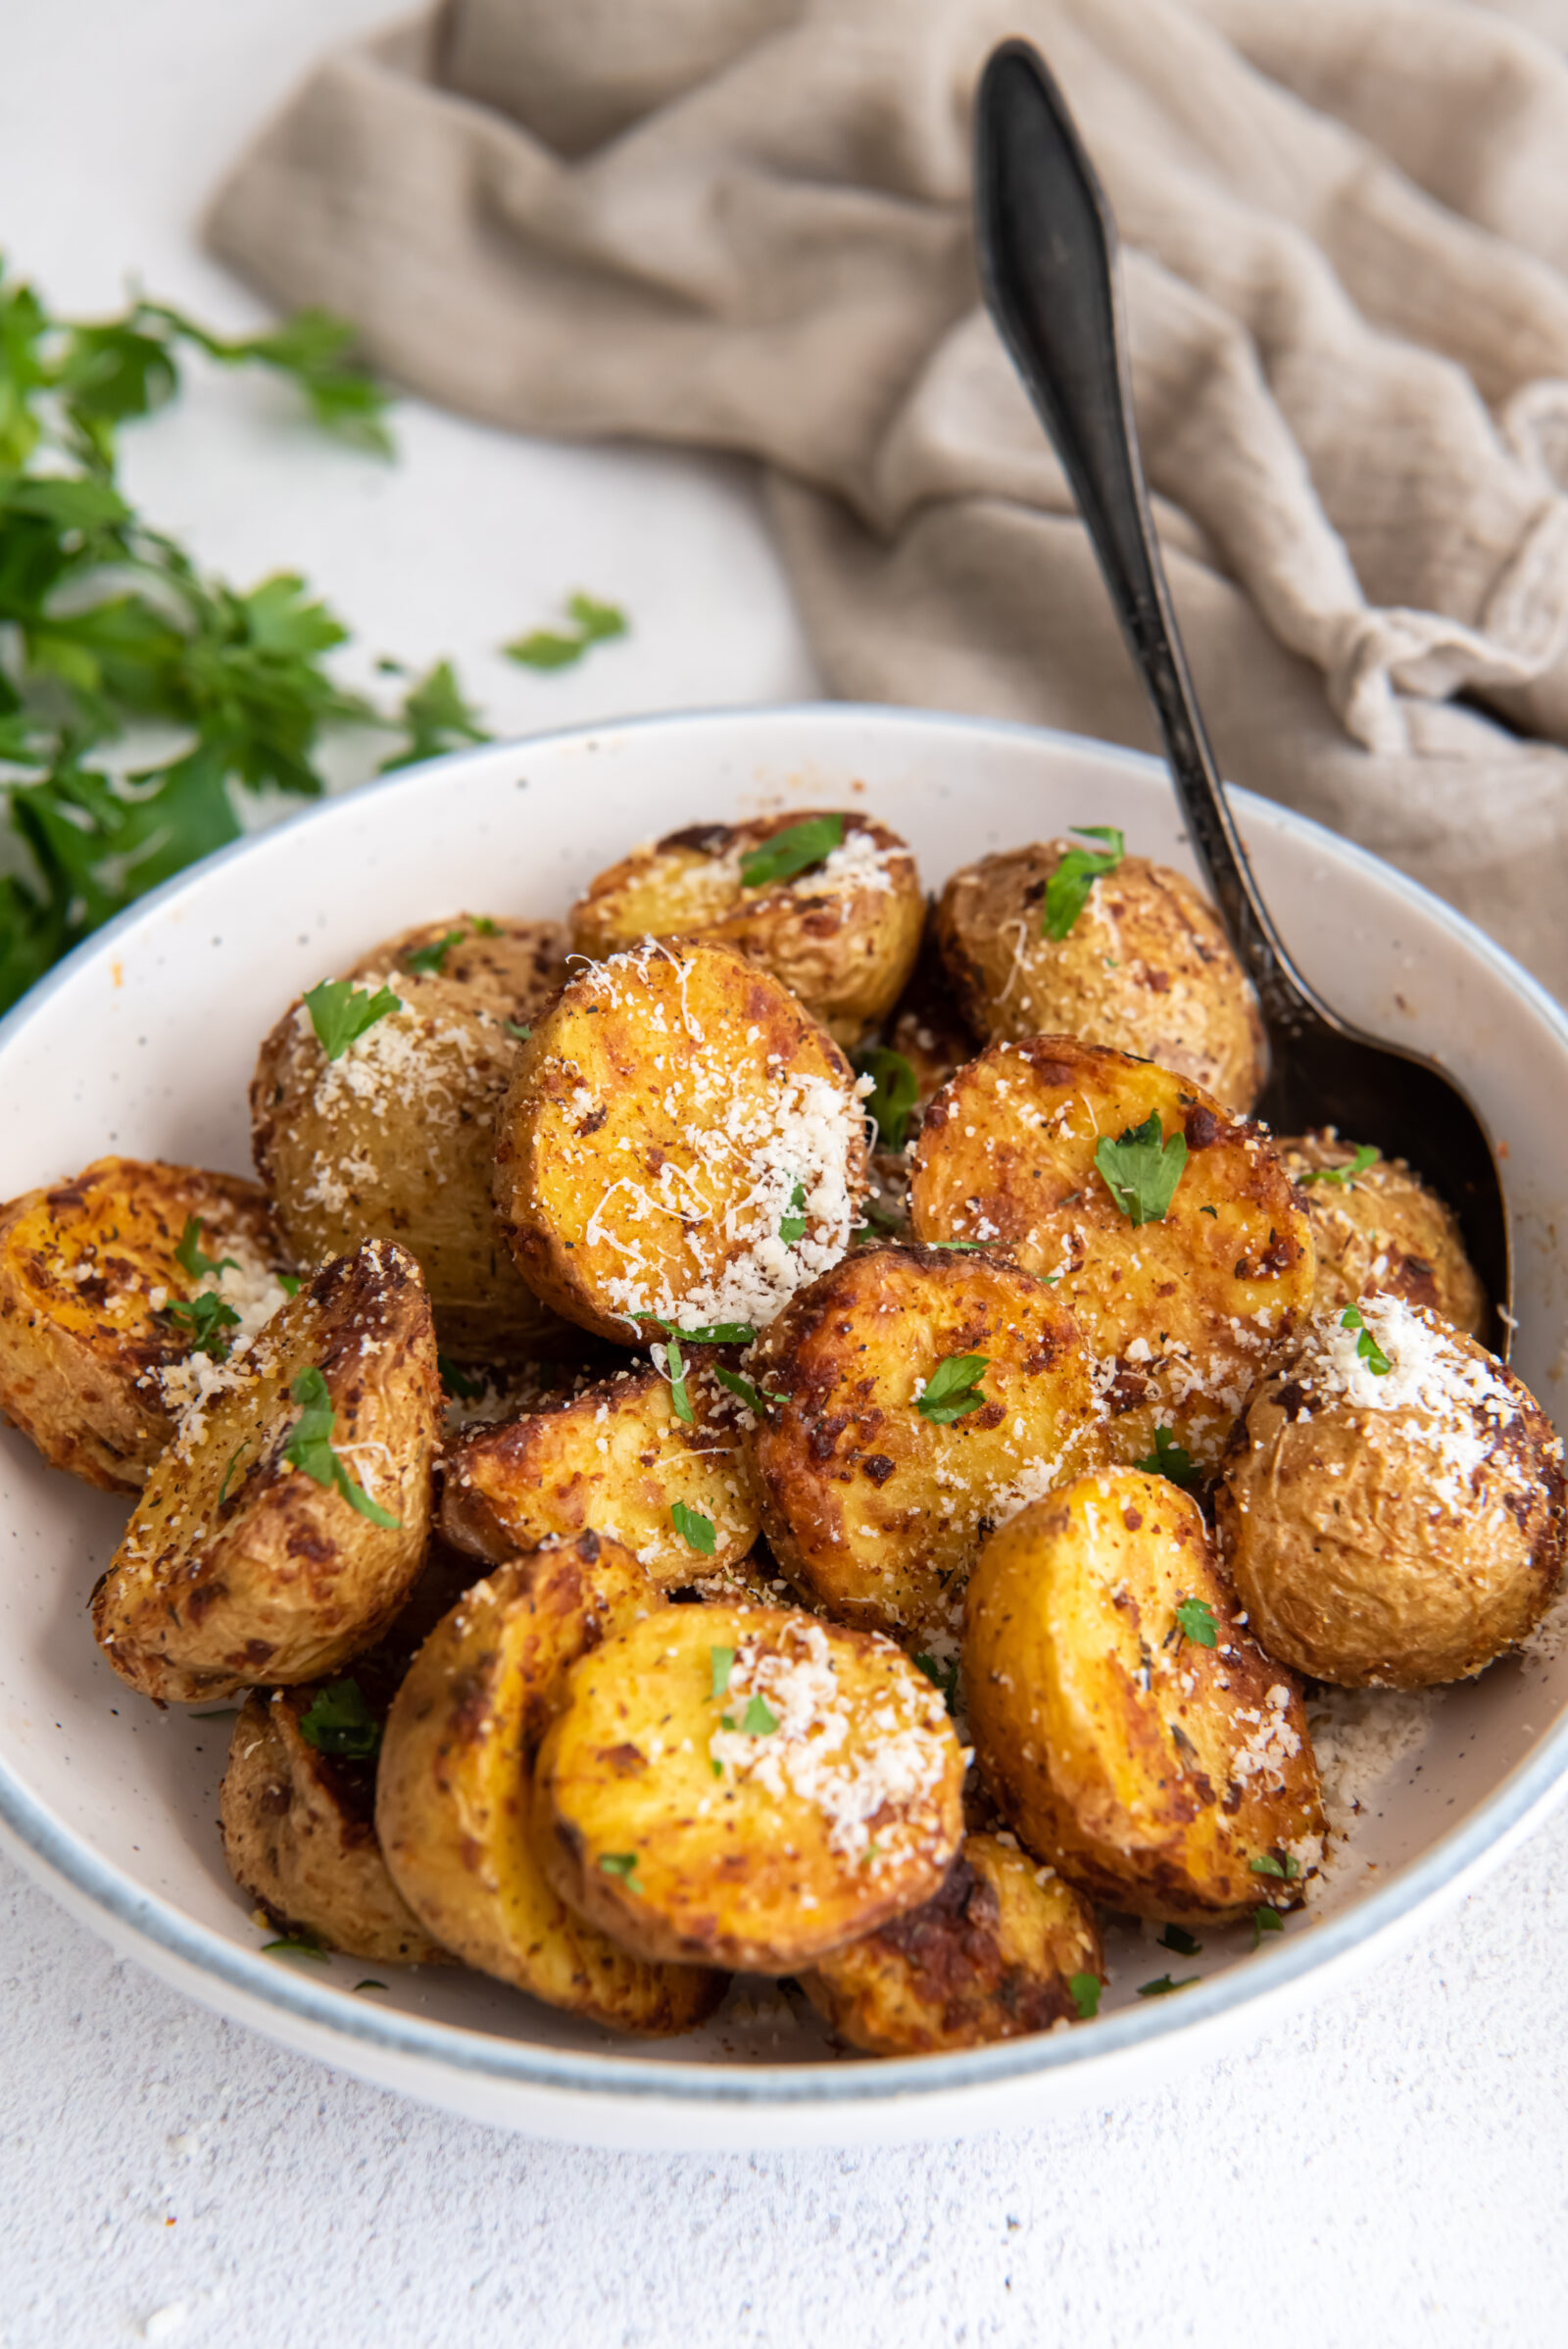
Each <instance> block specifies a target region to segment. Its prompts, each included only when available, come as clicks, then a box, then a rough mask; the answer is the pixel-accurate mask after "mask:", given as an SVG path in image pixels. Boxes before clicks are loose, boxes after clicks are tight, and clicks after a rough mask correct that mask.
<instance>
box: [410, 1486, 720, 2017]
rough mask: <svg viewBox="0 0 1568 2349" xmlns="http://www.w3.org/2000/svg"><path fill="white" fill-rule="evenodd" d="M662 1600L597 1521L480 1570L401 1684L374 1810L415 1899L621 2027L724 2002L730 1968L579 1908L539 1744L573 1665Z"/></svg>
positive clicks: (699, 2012)
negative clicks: (566, 1885)
mask: <svg viewBox="0 0 1568 2349" xmlns="http://www.w3.org/2000/svg"><path fill="white" fill-rule="evenodd" d="M650 1609H653V1610H656V1611H657V1613H658V1618H659V1620H660V1621H661V1622H662V1621H663V1619H664V1612H665V1610H663V1609H662V1608H661V1607H660V1602H659V1596H658V1592H657V1591H656V1590H655V1589H654V1586H653V1585H652V1583H651V1582H650V1581H649V1579H648V1577H647V1575H646V1574H645V1573H644V1572H643V1570H642V1568H641V1567H640V1566H639V1565H638V1563H637V1561H636V1559H635V1558H634V1557H632V1555H631V1554H630V1552H629V1551H627V1550H624V1549H622V1548H621V1547H620V1545H619V1544H618V1543H617V1542H609V1541H601V1540H600V1539H599V1537H598V1536H597V1535H596V1534H593V1533H591V1532H590V1533H585V1534H582V1535H580V1536H578V1538H577V1539H576V1540H575V1541H573V1542H562V1543H553V1544H551V1545H549V1546H547V1547H543V1548H540V1549H537V1550H535V1551H533V1552H531V1553H530V1554H529V1555H528V1556H526V1557H523V1558H518V1559H515V1560H514V1561H513V1562H512V1563H511V1564H510V1565H506V1566H500V1567H497V1568H496V1569H495V1571H494V1572H493V1573H492V1574H490V1575H489V1576H487V1577H486V1578H485V1580H484V1581H482V1582H479V1583H476V1584H475V1585H474V1586H473V1588H472V1589H471V1590H469V1591H467V1592H466V1595H465V1597H464V1598H463V1600H462V1601H461V1602H460V1604H459V1605H458V1606H457V1607H455V1608H454V1609H453V1610H452V1612H451V1613H450V1614H449V1615H448V1616H447V1617H446V1618H445V1619H444V1620H443V1621H442V1622H441V1623H440V1624H438V1625H437V1627H436V1629H435V1630H434V1631H433V1632H432V1633H431V1635H430V1637H429V1639H427V1640H426V1641H425V1644H424V1645H423V1647H422V1648H421V1649H420V1651H419V1653H418V1655H417V1658H416V1659H415V1662H414V1664H413V1667H412V1669H411V1670H410V1672H409V1674H408V1677H407V1679H406V1680H405V1681H404V1683H403V1686H402V1688H400V1689H399V1690H398V1693H397V1696H396V1697H395V1698H394V1700H393V1704H392V1710H391V1714H390V1717H389V1719H388V1721H387V1727H386V1735H385V1738H384V1740H383V1743H382V1747H381V1763H380V1770H379V1774H378V1782H377V1791H376V1825H377V1827H378V1829H379V1832H380V1837H381V1845H382V1849H383V1850H384V1852H385V1854H386V1859H387V1865H388V1868H389V1869H390V1871H391V1874H392V1877H393V1880H394V1882H395V1883H396V1884H397V1885H398V1886H399V1888H400V1890H401V1891H402V1893H403V1895H404V1897H405V1898H406V1899H407V1901H408V1902H409V1905H410V1907H411V1908H412V1909H413V1910H414V1911H415V1913H416V1914H417V1916H418V1917H419V1918H420V1920H421V1921H422V1923H423V1925H424V1926H425V1928H426V1929H427V1930H428V1931H429V1932H430V1933H433V1934H434V1935H435V1936H436V1937H437V1938H438V1939H440V1940H441V1941H443V1942H444V1943H446V1944H447V1946H448V1947H450V1948H452V1949H454V1950H456V1951H457V1952H458V1953H459V1954H460V1955H461V1956H463V1957H464V1958H466V1960H467V1962H468V1963H469V1964H470V1965H472V1966H477V1967H478V1968H479V1970H480V1971H481V1972H482V1973H485V1974H492V1975H495V1976H496V1977H497V1978H498V1979H499V1980H500V1981H502V1982H513V1983H515V1985H516V1986H517V1988H519V1989H522V1990H528V1991H530V1992H531V1993H532V1994H533V1996H534V1997H536V1998H542V1999H544V2000H545V2001H546V2003H547V2004H549V2005H551V2006H558V2007H564V2008H566V2009H568V2010H569V2011H570V2012H572V2013H574V2014H580V2015H587V2016H589V2017H591V2018H592V2019H593V2020H594V2021H595V2022H599V2023H603V2024H606V2025H608V2026H610V2027H611V2028H612V2029H613V2030H616V2031H639V2032H643V2033H646V2034H650V2035H662V2034H669V2033H673V2032H678V2031H690V2030H692V2029H694V2028H695V2026H696V2025H697V2024H699V2023H701V2022H702V2021H703V2020H704V2019H705V2017H707V2016H708V2015H710V2014H711V2012H712V2010H713V2008H714V2007H715V2006H716V2005H717V2004H718V2001H719V1999H720V1998H721V1997H722V1996H723V1992H724V1986H725V1985H724V1979H723V1977H722V1976H721V1975H716V1974H713V1973H711V1972H708V1971H705V1970H704V1969H702V1968H700V1967H694V1966H661V1965H650V1964H646V1963H645V1962H644V1961H643V1960H642V1959H641V1958H638V1957H634V1956H630V1955H628V1954H627V1952H626V1951H625V1950H623V1949H622V1948H620V1947H619V1946H618V1945H617V1944H616V1943H614V1942H613V1941H611V1940H608V1939H607V1938H606V1937H605V1935H604V1934H603V1933H600V1932H598V1931H597V1930H596V1929H595V1927H594V1926H592V1925H590V1924H587V1923H585V1922H584V1921H583V1919H582V1918H580V1917H578V1916H576V1915H574V1914H573V1913H572V1911H571V1910H570V1909H568V1908H566V1907H564V1905H563V1903H562V1901H561V1900H560V1899H559V1898H558V1896H557V1894H556V1893H555V1892H554V1891H553V1890H552V1888H551V1886H550V1884H548V1883H547V1881H546V1879H545V1876H544V1874H543V1872H542V1870H541V1868H540V1864H539V1860H538V1856H537V1853H536V1850H535V1846H534V1841H533V1835H532V1831H531V1826H530V1781H531V1777H532V1771H533V1765H534V1758H535V1754H536V1752H537V1749H538V1745H539V1740H540V1737H542V1736H543V1734H544V1731H545V1728H546V1725H547V1724H548V1722H549V1720H550V1719H551V1716H552V1714H553V1713H554V1712H555V1711H556V1710H557V1709H558V1708H559V1706H560V1704H561V1701H562V1698H563V1695H564V1686H565V1681H566V1675H567V1671H568V1668H569V1667H570V1665H571V1664H572V1662H573V1661H574V1659H575V1658H577V1657H579V1656H581V1655H583V1654H585V1653H586V1652H588V1651H589V1650H590V1649H592V1648H594V1647H596V1646H597V1645H598V1643H599V1642H600V1641H601V1640H602V1639H604V1638H605V1637H606V1636H607V1634H609V1633H611V1632H613V1630H614V1629H615V1627H616V1626H617V1625H619V1624H622V1623H629V1622H632V1621H635V1620H636V1619H637V1617H638V1616H639V1615H641V1614H643V1613H645V1612H647V1611H648V1610H650ZM679 1612H680V1610H678V1609H674V1608H671V1609H669V1610H668V1613H669V1614H671V1615H675V1614H677V1613H679Z"/></svg>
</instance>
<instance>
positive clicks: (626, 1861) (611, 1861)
mask: <svg viewBox="0 0 1568 2349" xmlns="http://www.w3.org/2000/svg"><path fill="white" fill-rule="evenodd" d="M599 1865H600V1867H601V1868H603V1870H604V1872H605V1874H606V1875H607V1876H618V1877H619V1878H620V1881H621V1883H622V1884H624V1885H625V1887H626V1889H627V1891H628V1892H641V1890H642V1885H641V1884H638V1883H637V1881H636V1877H637V1854H636V1853H635V1852H634V1851H602V1852H601V1853H600V1855H599Z"/></svg>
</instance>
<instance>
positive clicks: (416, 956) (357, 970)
mask: <svg viewBox="0 0 1568 2349" xmlns="http://www.w3.org/2000/svg"><path fill="white" fill-rule="evenodd" d="M566 943H567V942H566V932H565V929H564V926H563V924H562V923H560V922H554V921H509V920H507V919H506V918H505V917H500V918H498V917H496V916H493V915H491V914H474V913H455V914H454V915H453V916H452V918H451V920H450V921H432V922H421V923H420V924H419V926H418V927H417V929H414V930H403V931H400V932H399V933H398V935H397V936H396V937H395V938H387V939H383V940H382V942H381V944H380V945H379V946H376V947H372V948H371V949H370V952H369V953H368V954H362V955H361V956H360V959H359V961H358V962H356V963H355V964H354V965H353V967H352V968H351V969H350V970H348V971H346V972H345V973H344V976H345V978H349V979H354V980H357V981H362V982H363V981H364V980H367V979H373V980H374V981H375V982H376V983H377V984H379V983H380V982H381V980H382V979H384V978H386V977H387V976H388V974H390V975H391V978H392V980H393V983H394V984H396V983H398V982H399V981H400V980H402V979H405V978H426V979H431V978H434V979H441V980H444V981H445V983H446V985H447V986H449V987H455V988H458V989H459V990H460V991H461V992H462V993H463V994H464V995H466V997H467V999H468V1001H469V1003H471V1004H472V1005H473V1007H474V1009H475V1010H477V1011H484V1012H488V1013H489V1015H490V1017H491V1018H492V1019H499V1020H502V1021H506V1020H511V1021H512V1022H513V1024H514V1026H520V1027H526V1026H527V1024H528V1022H529V1021H530V1020H531V1019H532V1018H533V1015H534V1013H535V1012H536V1011H538V1010H540V1009H542V1008H543V1006H544V1005H545V1004H546V1003H548V1002H549V1000H550V998H551V997H552V996H553V995H554V994H555V992H556V989H557V988H558V987H561V986H564V983H565V978H566ZM514 1041H515V1039H514Z"/></svg>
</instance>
